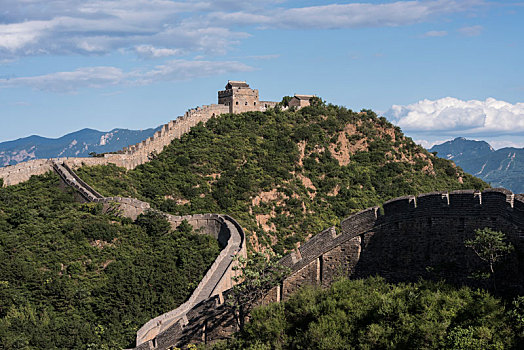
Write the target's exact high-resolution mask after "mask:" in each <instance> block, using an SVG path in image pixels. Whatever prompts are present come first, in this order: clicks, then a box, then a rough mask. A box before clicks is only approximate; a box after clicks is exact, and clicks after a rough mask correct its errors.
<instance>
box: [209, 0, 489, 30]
mask: <svg viewBox="0 0 524 350" xmlns="http://www.w3.org/2000/svg"><path fill="white" fill-rule="evenodd" d="M483 3H484V2H483V1H480V0H463V1H453V0H434V1H397V2H394V3H387V4H371V3H352V4H329V5H324V6H310V7H302V8H290V9H276V10H272V11H266V12H257V13H248V12H242V11H239V12H233V13H227V12H217V13H212V14H210V15H209V17H210V18H212V19H213V20H215V21H220V22H221V23H223V24H226V23H235V24H240V25H252V24H257V25H260V26H261V27H262V28H269V27H271V28H274V27H279V28H288V29H310V28H315V29H339V28H361V27H388V26H403V25H410V24H414V23H419V22H423V21H425V20H428V19H429V18H433V17H434V16H438V15H443V14H450V13H456V12H462V11H466V10H470V9H471V8H473V7H475V6H478V5H481V4H483Z"/></svg>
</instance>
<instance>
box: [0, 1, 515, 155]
mask: <svg viewBox="0 0 524 350" xmlns="http://www.w3.org/2000/svg"><path fill="white" fill-rule="evenodd" d="M523 23H524V2H519V1H496V2H495V1H482V0H462V1H458V0H457V1H452V0H431V1H423V0H420V1H362V2H353V1H338V2H332V1H285V0H265V1H259V0H253V1H245V2H240V1H233V0H218V1H211V0H192V1H171V0H125V1H123V0H104V1H103V0H48V1H45V2H43V1H41V0H0V122H1V125H2V127H1V128H0V141H6V140H12V139H16V138H19V137H24V136H28V135H31V134H39V135H42V136H47V137H58V136H61V135H63V134H65V133H68V132H72V131H75V130H78V129H81V128H86V127H89V128H94V129H98V130H104V131H107V130H110V129H113V128H117V127H121V128H131V129H144V128H149V127H154V126H157V125H159V124H162V123H165V122H167V121H168V120H171V119H174V118H176V117H177V116H178V115H181V114H183V112H184V111H185V110H187V109H189V108H192V107H196V106H198V105H202V104H209V103H216V99H217V96H216V91H217V90H219V89H222V88H223V87H224V85H225V83H226V82H227V80H228V79H231V80H247V81H248V82H249V83H250V84H251V86H252V87H255V88H258V89H259V90H260V95H261V98H262V99H268V100H280V99H281V97H282V96H284V95H292V94H293V93H312V94H317V95H319V96H321V97H322V98H324V99H325V100H327V101H328V102H332V103H335V104H340V105H344V106H347V107H349V108H351V109H353V110H360V109H362V108H371V109H373V110H375V111H377V112H379V113H381V114H384V115H385V116H387V117H388V118H389V119H390V120H392V121H394V122H395V123H397V124H399V125H400V126H401V127H402V128H403V130H404V131H405V132H406V133H407V134H408V135H410V136H412V137H413V138H414V139H415V140H417V141H420V142H422V143H423V144H424V145H430V144H431V143H434V142H437V141H444V140H448V139H450V138H453V137H456V136H465V137H468V138H476V139H485V140H488V141H489V142H491V143H492V144H493V145H494V146H495V147H502V146H507V145H515V146H519V147H524V98H523V96H524V68H523V64H522V62H524V24H523Z"/></svg>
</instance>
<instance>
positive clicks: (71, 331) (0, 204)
mask: <svg viewBox="0 0 524 350" xmlns="http://www.w3.org/2000/svg"><path fill="white" fill-rule="evenodd" d="M63 187H64V186H63V185H60V181H59V178H58V175H55V174H51V173H49V174H47V175H43V176H38V177H33V178H31V180H30V181H28V182H25V183H22V184H20V185H16V186H10V187H7V188H0V349H122V348H124V347H130V346H133V344H134V341H135V337H136V331H137V329H138V328H139V327H141V326H142V325H143V324H144V323H145V322H147V321H148V320H149V319H151V318H153V317H155V316H158V315H159V314H161V313H163V312H165V311H166V310H170V309H173V308H175V307H177V306H178V305H180V304H181V303H182V302H184V301H185V300H186V299H187V298H188V297H189V296H190V294H191V292H192V291H193V289H194V288H195V287H196V285H197V284H198V282H200V280H201V278H202V277H203V275H204V273H205V271H206V267H208V266H210V265H211V264H212V263H213V261H214V260H215V258H216V257H217V255H218V253H219V250H220V248H219V246H218V243H217V241H216V240H215V239H213V238H212V237H209V236H206V235H195V234H193V233H192V230H191V229H189V228H188V227H185V229H184V230H178V231H176V232H173V231H170V229H169V227H170V226H169V223H168V222H167V221H166V220H165V219H162V218H158V217H156V216H155V215H146V216H142V217H139V219H138V220H137V221H136V222H132V221H131V220H129V219H126V218H121V217H118V216H115V215H112V214H111V212H108V213H104V212H103V210H102V205H101V204H82V203H78V202H77V201H75V197H74V193H73V190H72V189H70V188H65V189H64V188H63Z"/></svg>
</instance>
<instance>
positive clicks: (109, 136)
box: [0, 127, 160, 167]
mask: <svg viewBox="0 0 524 350" xmlns="http://www.w3.org/2000/svg"><path fill="white" fill-rule="evenodd" d="M159 128H160V127H158V128H156V129H147V130H128V129H113V130H111V131H109V132H103V131H98V130H93V129H82V130H79V131H75V132H73V133H70V134H67V135H65V136H62V137H60V138H57V139H51V138H46V137H41V136H36V135H33V136H29V137H24V138H21V139H18V140H14V141H7V142H1V143H0V167H1V166H6V165H14V164H17V163H20V162H24V161H26V160H30V159H41V158H56V157H88V156H89V153H91V152H96V153H103V152H115V151H118V150H120V149H122V148H123V147H126V146H129V145H132V144H135V143H138V142H140V141H142V140H145V139H147V138H148V137H150V136H152V135H153V134H154V133H155V132H156V131H157V130H159Z"/></svg>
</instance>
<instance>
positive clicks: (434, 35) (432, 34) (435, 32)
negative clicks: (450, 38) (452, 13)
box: [423, 30, 448, 38]
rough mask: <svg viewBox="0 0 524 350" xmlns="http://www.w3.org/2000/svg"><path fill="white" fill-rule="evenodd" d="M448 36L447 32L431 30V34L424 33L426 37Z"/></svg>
mask: <svg viewBox="0 0 524 350" xmlns="http://www.w3.org/2000/svg"><path fill="white" fill-rule="evenodd" d="M446 35H448V32H447V31H445V30H430V31H429V32H426V33H424V35H423V36H424V37H427V38H431V37H442V36H446Z"/></svg>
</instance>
